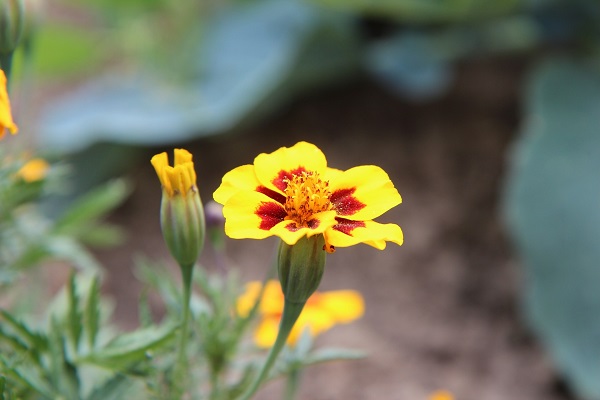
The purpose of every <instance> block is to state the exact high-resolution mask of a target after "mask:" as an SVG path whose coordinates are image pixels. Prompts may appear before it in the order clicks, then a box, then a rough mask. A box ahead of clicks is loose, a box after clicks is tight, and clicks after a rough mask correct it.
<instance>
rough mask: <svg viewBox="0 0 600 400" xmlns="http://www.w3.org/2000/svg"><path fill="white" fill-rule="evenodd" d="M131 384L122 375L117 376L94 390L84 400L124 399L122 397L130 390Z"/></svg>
mask: <svg viewBox="0 0 600 400" xmlns="http://www.w3.org/2000/svg"><path fill="white" fill-rule="evenodd" d="M130 386H131V382H130V380H129V379H128V378H127V377H126V376H125V375H123V374H117V375H115V376H114V377H112V378H111V379H109V380H107V381H106V382H104V383H103V384H102V385H101V386H99V387H97V388H95V389H94V390H93V391H92V392H91V393H90V394H89V396H87V397H86V400H118V399H124V398H125V397H124V395H125V394H126V393H127V391H128V390H129V389H130Z"/></svg>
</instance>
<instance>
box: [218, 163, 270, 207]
mask: <svg viewBox="0 0 600 400" xmlns="http://www.w3.org/2000/svg"><path fill="white" fill-rule="evenodd" d="M258 186H261V183H260V182H259V181H258V179H257V178H256V174H255V173H254V165H242V166H240V167H237V168H234V169H232V170H231V171H229V172H228V173H226V174H225V176H223V179H222V181H221V185H220V186H219V187H218V188H217V190H216V191H215V192H214V193H213V199H214V200H215V201H216V202H217V203H220V204H223V205H225V203H226V202H227V200H229V198H230V197H231V196H233V195H234V194H236V193H238V192H241V191H253V190H255V189H256V188H257V187H258Z"/></svg>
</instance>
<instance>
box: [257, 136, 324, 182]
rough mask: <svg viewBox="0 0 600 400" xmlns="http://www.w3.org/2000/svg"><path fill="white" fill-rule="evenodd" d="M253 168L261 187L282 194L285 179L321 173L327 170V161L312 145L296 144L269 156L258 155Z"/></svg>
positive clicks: (282, 148)
mask: <svg viewBox="0 0 600 400" xmlns="http://www.w3.org/2000/svg"><path fill="white" fill-rule="evenodd" d="M254 167H255V168H256V176H257V178H258V180H259V181H260V182H261V184H262V185H264V186H265V187H267V188H269V189H271V190H275V191H278V192H280V193H283V191H284V190H285V188H286V186H287V184H286V183H285V180H286V179H289V178H290V177H291V176H292V175H293V174H298V173H301V172H303V171H306V172H308V171H312V172H318V173H322V172H324V171H326V169H327V159H326V158H325V155H324V154H323V152H322V151H321V150H319V148H318V147H317V146H315V145H314V144H310V143H307V142H298V143H296V144H295V145H294V146H292V147H281V148H280V149H278V150H275V151H274V152H272V153H270V154H266V153H262V154H259V155H258V156H257V157H256V158H255V159H254Z"/></svg>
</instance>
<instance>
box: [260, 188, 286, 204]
mask: <svg viewBox="0 0 600 400" xmlns="http://www.w3.org/2000/svg"><path fill="white" fill-rule="evenodd" d="M254 190H256V191H257V192H258V193H262V194H264V195H267V196H269V197H270V198H272V199H273V200H275V201H276V202H278V203H281V204H285V196H284V195H282V194H281V193H277V192H276V191H274V190H271V189H269V188H268V187H265V186H257V187H256V189H254Z"/></svg>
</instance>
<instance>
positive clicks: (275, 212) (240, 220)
mask: <svg viewBox="0 0 600 400" xmlns="http://www.w3.org/2000/svg"><path fill="white" fill-rule="evenodd" d="M260 210H262V211H260ZM285 215H286V213H285V210H284V209H283V207H282V206H281V204H279V203H277V202H274V201H273V200H272V199H271V198H269V197H268V196H266V195H264V194H262V193H258V192H247V191H242V192H238V193H237V194H234V195H233V196H232V197H231V198H230V199H229V200H228V201H227V202H226V203H225V205H224V206H223V216H225V234H226V235H227V236H229V237H230V238H232V239H264V238H266V237H269V236H273V235H274V234H275V233H273V227H274V226H276V225H277V224H280V223H282V222H283V220H284V217H285ZM261 227H262V228H261Z"/></svg>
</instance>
